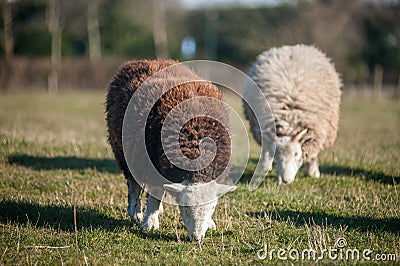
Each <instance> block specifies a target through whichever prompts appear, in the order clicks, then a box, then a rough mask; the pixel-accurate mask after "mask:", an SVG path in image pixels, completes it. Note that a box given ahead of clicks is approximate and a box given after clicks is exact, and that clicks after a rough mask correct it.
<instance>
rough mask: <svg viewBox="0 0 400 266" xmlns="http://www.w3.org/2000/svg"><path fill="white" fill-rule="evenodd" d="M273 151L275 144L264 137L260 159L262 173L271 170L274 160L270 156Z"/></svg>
mask: <svg viewBox="0 0 400 266" xmlns="http://www.w3.org/2000/svg"><path fill="white" fill-rule="evenodd" d="M274 149H275V143H274V142H272V141H271V140H270V139H269V138H268V137H264V138H263V145H262V149H261V158H260V163H261V167H262V169H263V170H264V171H271V169H272V161H273V160H274V158H273V157H272V154H274Z"/></svg>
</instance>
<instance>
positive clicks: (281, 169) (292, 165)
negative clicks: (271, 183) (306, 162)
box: [275, 137, 303, 184]
mask: <svg viewBox="0 0 400 266" xmlns="http://www.w3.org/2000/svg"><path fill="white" fill-rule="evenodd" d="M302 157H303V153H302V151H301V144H300V143H299V142H293V141H292V139H291V137H281V138H279V140H278V141H277V142H276V153H275V158H276V167H277V172H278V183H279V184H282V183H284V184H290V183H292V182H293V181H294V179H295V177H296V174H297V171H298V170H299V168H300V166H301V165H302V163H303V159H302Z"/></svg>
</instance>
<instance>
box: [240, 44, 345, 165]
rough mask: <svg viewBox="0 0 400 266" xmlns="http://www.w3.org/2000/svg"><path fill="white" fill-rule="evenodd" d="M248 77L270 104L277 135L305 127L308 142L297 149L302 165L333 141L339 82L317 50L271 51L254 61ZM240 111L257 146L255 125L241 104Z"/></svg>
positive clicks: (255, 122) (285, 134)
mask: <svg viewBox="0 0 400 266" xmlns="http://www.w3.org/2000/svg"><path fill="white" fill-rule="evenodd" d="M249 75H250V77H251V78H252V79H253V80H254V81H255V82H256V83H257V85H258V86H259V87H260V88H261V90H262V92H263V94H264V96H265V97H266V98H267V100H268V102H269V105H270V108H271V111H272V113H273V115H274V118H275V126H276V134H277V135H278V136H294V135H296V134H297V133H299V132H300V131H302V130H303V129H305V128H307V129H308V133H307V135H306V136H305V138H306V139H310V141H307V142H305V143H304V144H303V145H302V150H303V160H304V161H305V162H308V161H309V160H310V159H312V158H315V157H316V156H317V155H318V152H319V151H321V150H322V149H324V148H326V147H329V146H331V145H332V144H333V143H334V142H335V140H336V135H337V129H338V122H339V104H340V96H341V90H340V88H341V86H342V82H341V79H340V77H339V75H338V74H337V72H336V70H335V67H334V65H333V64H332V63H331V60H330V59H329V58H328V57H327V56H326V55H325V54H323V53H322V52H321V51H320V50H318V49H317V48H315V47H313V46H306V45H295V46H283V47H280V48H272V49H270V50H268V51H266V52H263V53H262V54H260V55H259V56H258V57H257V59H256V61H255V62H254V63H253V65H252V67H251V69H250V72H249ZM245 93H246V91H245ZM247 93H248V92H247ZM250 98H251V95H250ZM244 108H245V114H246V117H247V118H248V119H249V121H250V125H251V131H252V133H253V135H254V137H255V139H256V140H257V142H260V137H261V136H260V130H259V126H258V123H257V121H256V120H255V117H254V115H253V113H252V112H251V111H250V110H249V108H248V106H247V105H246V104H244ZM262 122H263V121H260V123H262ZM261 126H262V125H261Z"/></svg>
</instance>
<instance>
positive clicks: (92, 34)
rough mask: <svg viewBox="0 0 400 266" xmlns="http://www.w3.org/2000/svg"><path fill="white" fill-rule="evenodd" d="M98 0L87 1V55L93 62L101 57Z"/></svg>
mask: <svg viewBox="0 0 400 266" xmlns="http://www.w3.org/2000/svg"><path fill="white" fill-rule="evenodd" d="M98 6H99V1H98V0H89V1H88V12H87V30H88V40H89V57H90V61H91V62H92V63H93V62H95V61H98V60H100V59H101V39H100V28H99V18H98Z"/></svg>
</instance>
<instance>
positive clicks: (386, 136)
mask: <svg viewBox="0 0 400 266" xmlns="http://www.w3.org/2000/svg"><path fill="white" fill-rule="evenodd" d="M104 94H105V93H102V92H68V93H60V94H58V95H47V94H44V93H38V92H34V93H32V92H21V93H7V94H4V93H3V94H0V197H1V198H0V200H1V202H0V224H1V228H0V230H1V233H0V264H7V265H9V264H24V265H25V264H85V263H88V264H101V265H108V264H124V265H125V264H132V263H146V264H147V263H156V264H174V265H175V264H244V263H268V262H270V260H269V259H266V260H264V261H261V260H258V258H257V252H258V250H259V249H261V248H263V247H264V245H268V249H269V250H271V249H276V250H278V249H279V248H283V249H286V250H290V249H297V250H300V251H301V250H303V249H308V248H314V249H323V248H329V247H331V248H334V247H335V241H336V240H337V239H338V238H339V237H344V238H346V240H347V246H346V248H351V249H354V248H357V249H359V250H361V251H362V250H363V249H367V248H369V249H371V250H373V252H374V253H373V254H376V253H386V254H388V253H393V254H396V256H397V263H398V262H399V260H400V250H399V246H400V199H399V191H398V190H399V185H398V184H399V182H400V159H399V158H400V103H399V102H395V101H390V100H384V99H382V100H381V101H371V100H368V99H360V98H344V100H343V102H342V106H341V124H340V131H339V135H338V140H337V142H336V145H335V146H334V147H333V148H331V149H328V150H325V151H324V152H323V153H322V154H321V155H320V161H321V172H322V177H321V178H320V179H313V178H310V177H305V176H301V175H300V176H298V177H297V178H296V181H295V182H294V183H293V184H291V185H289V186H278V185H277V184H276V183H275V179H274V177H273V176H274V172H272V173H271V174H270V175H269V176H268V177H267V179H266V180H265V181H264V183H263V184H262V185H261V186H260V187H259V188H258V189H257V190H255V191H254V192H249V191H248V189H247V183H246V180H247V181H248V177H249V175H250V169H251V167H254V164H255V163H256V159H255V158H254V157H255V154H256V150H255V149H256V148H257V146H256V145H253V149H252V150H251V155H252V159H251V161H250V164H249V166H248V169H247V171H246V172H245V176H244V178H243V180H242V181H241V182H240V183H239V184H238V189H237V190H236V191H235V192H232V193H229V194H227V195H225V196H224V197H222V198H221V199H220V203H219V205H218V207H217V210H216V213H215V214H214V217H215V221H216V224H217V230H216V231H214V232H208V233H207V235H206V239H205V240H204V242H203V244H202V246H201V247H200V246H199V245H198V244H196V243H191V242H189V241H188V237H187V234H186V232H185V230H184V228H183V223H182V221H181V219H180V215H179V212H178V210H177V208H176V207H175V206H166V208H165V209H166V210H165V213H164V214H163V215H162V216H161V229H160V230H158V231H151V232H144V231H142V230H140V229H139V228H138V227H137V226H136V225H133V224H131V222H130V221H129V219H128V217H127V213H126V194H127V188H126V184H125V180H124V178H123V176H122V175H121V174H120V173H119V171H118V169H117V166H116V164H115V162H114V160H113V155H112V152H111V149H110V148H109V146H108V144H107V142H106V128H105V123H104V105H103V102H104V96H105V95H104ZM231 101H232V102H233V104H236V105H238V104H240V103H239V101H238V100H237V99H231ZM253 144H254V143H253ZM74 205H76V208H77V226H78V247H79V248H78V255H76V249H75V235H74V223H73V206H74ZM31 246H51V247H66V248H58V249H43V248H42V249H40V248H32V247H31ZM361 261H362V260H361ZM272 262H281V263H283V264H285V261H280V260H279V259H278V258H277V255H276V253H275V254H274V257H273V260H272ZM290 262H292V261H290ZM293 262H296V261H293ZM297 262H298V263H302V262H303V261H302V260H298V261H297ZM304 262H307V261H304ZM324 262H326V263H330V262H332V261H330V260H329V259H328V257H327V256H325V259H324ZM336 262H337V263H341V264H343V263H344V264H353V263H356V261H354V260H348V261H346V260H337V261H336ZM286 263H287V262H286Z"/></svg>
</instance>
